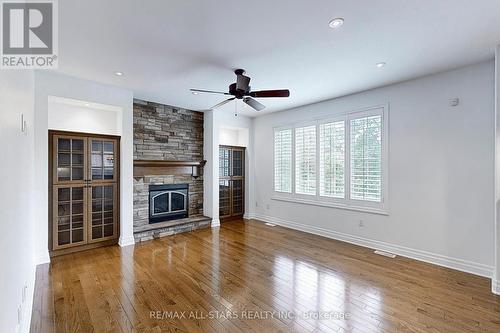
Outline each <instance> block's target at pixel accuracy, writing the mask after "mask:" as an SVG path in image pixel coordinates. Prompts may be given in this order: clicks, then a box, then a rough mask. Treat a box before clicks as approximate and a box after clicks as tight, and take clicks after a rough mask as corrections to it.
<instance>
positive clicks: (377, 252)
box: [374, 250, 396, 259]
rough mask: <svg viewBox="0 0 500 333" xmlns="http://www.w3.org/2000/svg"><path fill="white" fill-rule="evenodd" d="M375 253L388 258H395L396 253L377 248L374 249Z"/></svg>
mask: <svg viewBox="0 0 500 333" xmlns="http://www.w3.org/2000/svg"><path fill="white" fill-rule="evenodd" d="M374 253H375V254H378V255H381V256H384V257H388V258H392V259H394V258H396V255H395V254H392V253H389V252H384V251H379V250H376V251H374Z"/></svg>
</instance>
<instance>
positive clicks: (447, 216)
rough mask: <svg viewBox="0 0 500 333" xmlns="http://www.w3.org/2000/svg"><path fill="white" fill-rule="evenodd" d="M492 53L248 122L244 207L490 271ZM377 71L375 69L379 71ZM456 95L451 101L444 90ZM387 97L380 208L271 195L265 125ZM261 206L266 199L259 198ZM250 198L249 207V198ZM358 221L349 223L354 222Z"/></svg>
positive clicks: (377, 102) (293, 223) (281, 219)
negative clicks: (250, 161)
mask: <svg viewBox="0 0 500 333" xmlns="http://www.w3.org/2000/svg"><path fill="white" fill-rule="evenodd" d="M493 73H494V65H493V62H492V61H489V62H486V63H481V64H477V65H473V66H470V67H466V68H462V69H458V70H455V71H451V72H447V73H442V74H437V75H433V76H428V77H424V78H420V79H417V80H412V81H408V82H403V83H399V84H395V85H391V86H387V87H383V88H379V89H375V90H371V91H367V92H362V93H358V94H354V95H350V96H346V97H342V98H338V99H334V100H329V101H325V102H322V103H317V104H313V105H309V106H304V107H300V108H296V109H292V110H287V111H284V112H278V113H272V114H269V115H264V116H262V117H258V118H256V120H255V121H254V135H253V145H254V147H258V149H256V150H255V161H258V163H256V164H255V186H254V187H253V188H254V190H255V193H254V195H255V198H256V202H257V204H258V207H255V210H254V211H253V212H252V215H253V216H255V217H258V218H260V219H264V220H269V221H274V222H275V223H278V224H284V225H288V226H291V227H294V228H298V229H302V230H307V231H309V232H315V233H319V234H323V235H326V236H329V237H333V238H339V239H344V240H346V241H350V242H354V243H358V244H362V245H365V246H369V247H375V248H383V249H385V250H389V251H392V252H396V253H399V254H401V255H406V256H411V257H414V258H418V259H421V260H426V261H430V262H434V263H438V264H441V265H446V266H450V267H454V268H457V269H461V270H465V271H470V272H473V273H476V274H480V275H485V276H491V275H492V273H493V266H494V224H493V223H492V221H493V219H494V216H493V215H494V205H493V202H494V200H493V197H494V177H493V175H494V140H495V137H494V135H495V132H494V131H495V130H494V121H495V120H494V114H495V113H494V88H493V87H494V74H493ZM381 75H383V74H381ZM454 97H459V98H460V105H459V106H458V107H451V106H449V99H450V98H454ZM386 103H389V104H390V111H389V132H390V134H389V140H390V142H389V197H390V198H389V210H390V214H389V216H383V215H375V214H369V213H361V212H353V211H347V210H342V209H335V208H329V207H317V206H310V205H305V204H297V203H289V202H282V201H276V200H272V199H271V198H272V197H273V189H272V184H273V179H272V175H273V162H272V156H273V147H272V144H270V143H271V142H272V138H273V127H274V126H280V125H283V124H289V123H290V122H294V121H302V120H310V119H312V118H315V117H322V116H326V115H331V114H336V113H342V112H346V111H351V110H356V109H361V108H364V107H370V106H376V105H382V104H386ZM267 205H269V206H267ZM254 206H255V204H254V205H251V207H254ZM360 219H362V220H363V221H364V227H359V221H360Z"/></svg>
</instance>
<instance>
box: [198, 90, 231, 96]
mask: <svg viewBox="0 0 500 333" xmlns="http://www.w3.org/2000/svg"><path fill="white" fill-rule="evenodd" d="M189 90H191V91H192V92H198V93H207V94H220V95H231V94H230V93H225V92H221V91H213V90H201V89H189Z"/></svg>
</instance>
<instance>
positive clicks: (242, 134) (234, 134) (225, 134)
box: [219, 127, 250, 147]
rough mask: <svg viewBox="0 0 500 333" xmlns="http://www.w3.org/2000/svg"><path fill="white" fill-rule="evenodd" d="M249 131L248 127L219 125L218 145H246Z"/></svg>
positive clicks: (248, 139)
mask: <svg viewBox="0 0 500 333" xmlns="http://www.w3.org/2000/svg"><path fill="white" fill-rule="evenodd" d="M249 132H250V129H249V128H236V127H220V128H219V145H225V146H238V147H248V146H249V143H250V133H249Z"/></svg>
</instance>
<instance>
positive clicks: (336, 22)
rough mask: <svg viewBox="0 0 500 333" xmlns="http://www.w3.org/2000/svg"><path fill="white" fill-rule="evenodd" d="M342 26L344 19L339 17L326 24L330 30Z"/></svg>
mask: <svg viewBox="0 0 500 333" xmlns="http://www.w3.org/2000/svg"><path fill="white" fill-rule="evenodd" d="M343 24H344V19H343V18H341V17H336V18H334V19H333V20H331V21H330V23H328V25H329V26H330V28H332V29H337V28H340V27H341V26H342V25H343Z"/></svg>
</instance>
